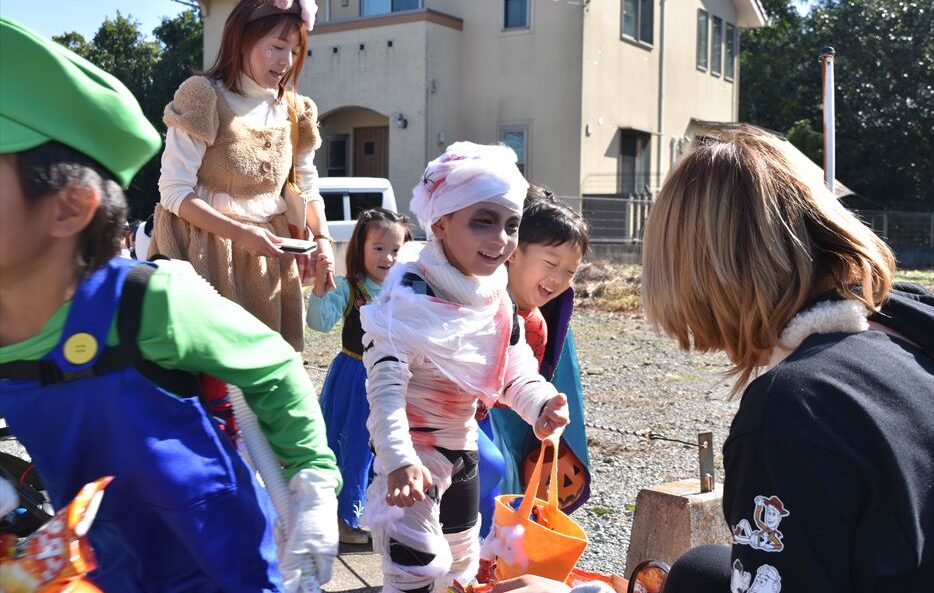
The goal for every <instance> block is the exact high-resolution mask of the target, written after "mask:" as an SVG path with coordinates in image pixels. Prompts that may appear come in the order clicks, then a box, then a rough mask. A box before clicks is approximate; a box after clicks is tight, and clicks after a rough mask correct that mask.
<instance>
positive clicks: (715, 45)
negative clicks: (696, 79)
mask: <svg viewBox="0 0 934 593" xmlns="http://www.w3.org/2000/svg"><path fill="white" fill-rule="evenodd" d="M723 25H724V21H723V19H722V18H720V17H718V16H714V17H713V19H712V20H711V21H710V74H711V75H712V76H717V77H719V76H720V75H722V74H723V34H724V27H723ZM717 29H719V30H720V31H719V35H718V34H717Z"/></svg>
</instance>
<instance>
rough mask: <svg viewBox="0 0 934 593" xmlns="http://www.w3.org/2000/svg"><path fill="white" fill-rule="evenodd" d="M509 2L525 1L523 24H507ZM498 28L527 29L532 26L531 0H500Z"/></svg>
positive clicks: (505, 29)
mask: <svg viewBox="0 0 934 593" xmlns="http://www.w3.org/2000/svg"><path fill="white" fill-rule="evenodd" d="M510 2H520V3H521V2H524V3H525V24H524V25H510V24H509V4H510ZM499 14H500V29H501V30H502V31H528V30H530V29H531V28H532V0H501V2H500V13H499Z"/></svg>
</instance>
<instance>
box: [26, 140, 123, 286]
mask: <svg viewBox="0 0 934 593" xmlns="http://www.w3.org/2000/svg"><path fill="white" fill-rule="evenodd" d="M16 166H17V173H18V174H19V183H20V187H21V188H22V190H23V195H24V196H25V199H26V203H27V204H28V205H34V204H38V203H39V202H40V201H41V200H43V199H45V198H48V197H50V196H52V195H53V194H56V193H58V192H59V191H61V190H63V189H65V188H66V187H67V186H69V185H73V184H75V185H84V186H90V187H93V188H96V189H97V190H98V193H100V197H101V203H100V206H98V208H97V212H95V213H94V217H93V218H91V222H90V223H89V224H88V226H87V227H85V229H84V230H83V231H81V234H80V236H79V237H78V251H77V253H76V254H75V266H76V268H77V270H78V277H79V278H83V277H84V276H85V275H86V274H88V273H89V272H91V271H93V270H95V269H97V268H99V267H101V266H102V265H104V264H105V263H107V262H108V261H109V260H110V259H111V258H112V257H114V256H115V255H117V254H118V253H120V244H121V242H122V240H123V225H124V224H125V222H126V213H127V205H126V197H125V196H124V194H123V188H121V187H120V184H119V183H117V181H116V179H115V178H114V175H113V174H112V173H111V172H110V171H108V170H107V169H106V168H104V167H103V166H102V165H101V164H100V163H98V162H97V161H95V160H94V159H92V158H90V157H88V156H86V155H84V154H82V153H80V152H78V151H76V150H74V149H72V148H69V147H68V146H65V145H64V144H61V143H59V142H46V143H45V144H41V145H39V146H37V147H35V148H31V149H29V150H24V151H23V152H20V153H17V155H16Z"/></svg>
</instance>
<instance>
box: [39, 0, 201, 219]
mask: <svg viewBox="0 0 934 593" xmlns="http://www.w3.org/2000/svg"><path fill="white" fill-rule="evenodd" d="M153 36H154V37H155V40H147V39H146V36H145V35H144V34H143V33H142V32H141V31H140V29H139V23H138V22H137V21H135V20H133V19H132V17H130V16H124V15H122V14H121V13H119V12H118V13H117V16H116V17H115V18H114V19H113V20H111V19H105V20H104V22H103V23H102V24H101V26H100V28H98V30H97V33H95V34H94V37H93V39H92V40H91V41H90V42H89V41H87V40H86V39H85V38H84V37H83V36H82V35H80V34H78V33H74V32H69V33H65V34H63V35H59V36H56V37H53V39H54V40H55V41H57V42H58V43H60V44H62V45H63V46H65V47H67V48H68V49H70V50H72V51H74V52H75V53H77V54H78V55H80V56H82V57H83V58H85V59H87V60H89V61H90V62H92V63H94V64H96V65H97V66H100V67H101V68H103V69H104V70H106V71H108V72H110V73H111V74H113V75H114V76H116V77H117V78H118V79H119V80H120V81H121V82H123V84H125V85H126V86H127V88H128V89H129V90H130V91H131V92H132V93H133V94H134V95H135V96H136V99H137V100H138V101H139V103H140V107H142V109H143V113H144V114H145V115H146V117H147V118H148V119H149V121H150V122H151V123H152V124H153V125H154V126H155V127H156V129H157V130H159V132H160V133H161V134H162V135H163V137H165V124H163V123H162V111H163V109H164V108H165V105H166V104H167V103H168V102H169V101H171V100H172V96H173V95H174V93H175V89H176V88H178V85H179V84H181V82H182V81H183V80H184V79H185V78H187V77H188V76H190V75H191V71H192V68H193V67H198V66H200V64H201V60H202V57H201V56H202V52H203V50H202V47H203V23H202V21H201V18H200V14H199V13H198V12H197V11H196V10H194V9H192V10H187V11H185V12H182V13H181V14H179V15H178V16H176V17H174V18H171V19H170V18H164V19H163V20H162V24H160V25H159V26H158V27H156V28H155V30H154V31H153ZM160 156H161V155H156V156H155V157H153V159H152V160H150V161H149V162H148V163H147V164H146V165H145V166H144V167H143V168H142V169H141V170H140V172H139V173H138V174H137V175H136V177H134V179H133V183H132V184H131V185H130V188H129V190H128V191H127V199H128V201H129V205H130V216H131V217H133V218H145V217H146V216H148V215H149V214H151V213H152V209H153V206H154V205H155V203H156V202H157V201H158V199H159V190H158V181H159V165H160Z"/></svg>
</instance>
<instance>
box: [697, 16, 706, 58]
mask: <svg viewBox="0 0 934 593" xmlns="http://www.w3.org/2000/svg"><path fill="white" fill-rule="evenodd" d="M697 67H698V68H700V69H701V70H706V69H707V12H706V11H703V10H698V11H697Z"/></svg>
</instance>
